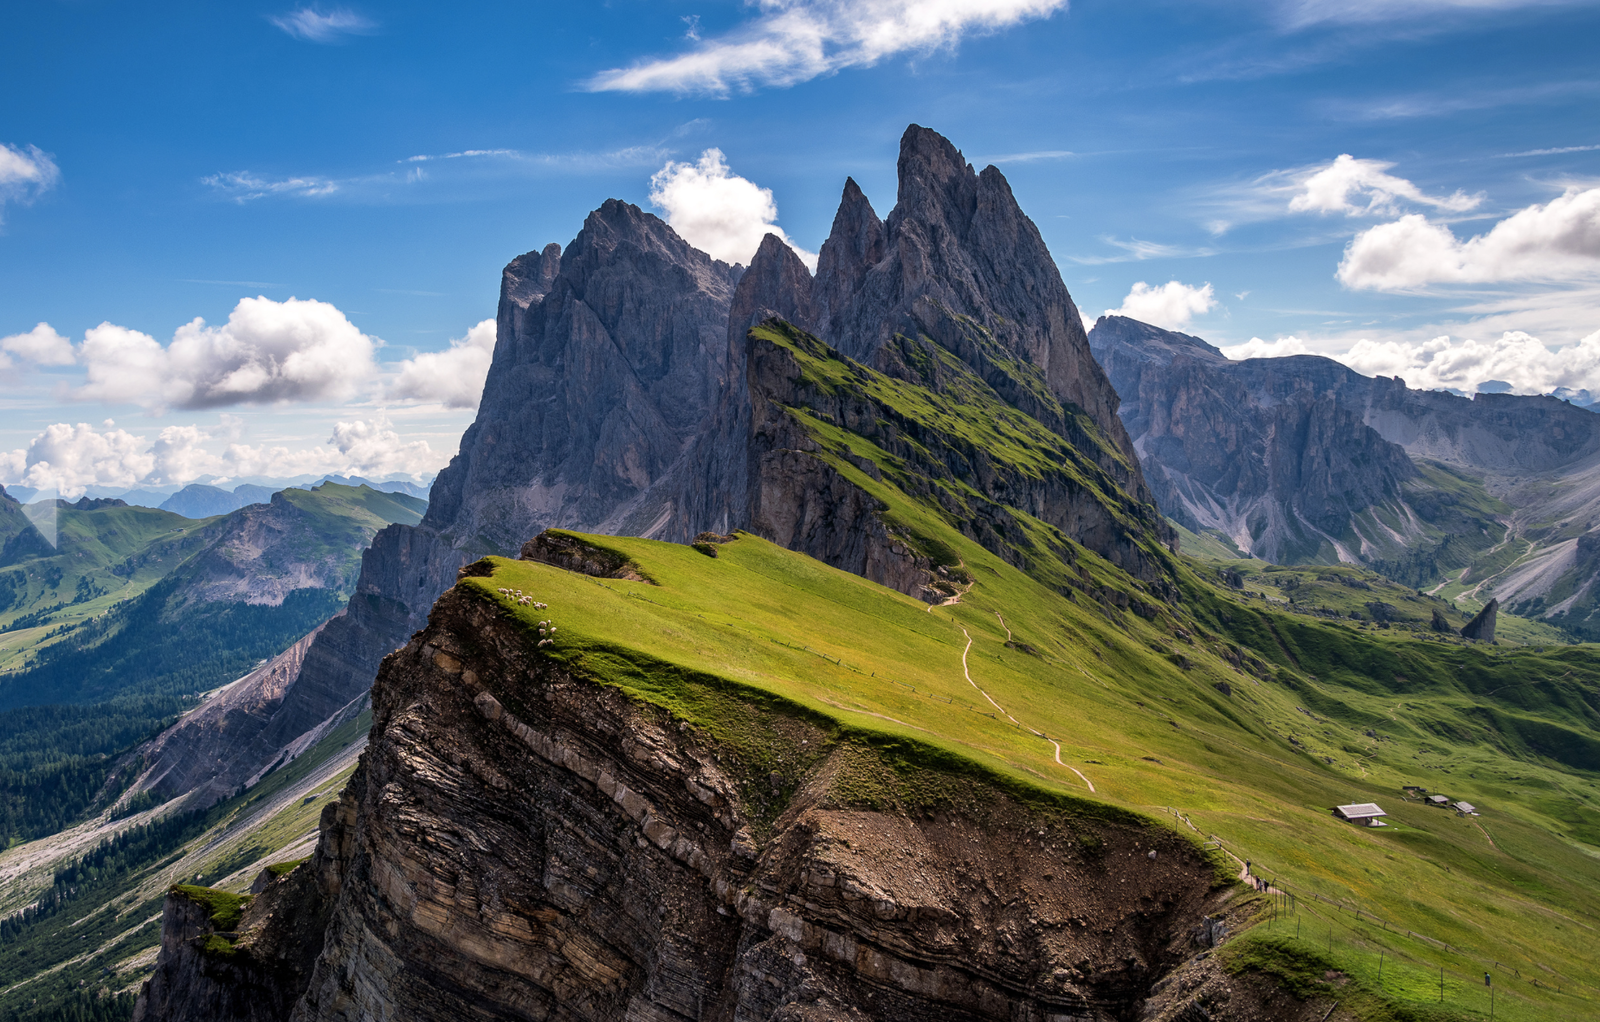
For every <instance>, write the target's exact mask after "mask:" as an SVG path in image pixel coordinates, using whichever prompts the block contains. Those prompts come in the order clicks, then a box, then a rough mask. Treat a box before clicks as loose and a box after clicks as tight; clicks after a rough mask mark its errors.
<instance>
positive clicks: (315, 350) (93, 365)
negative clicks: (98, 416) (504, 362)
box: [73, 297, 377, 411]
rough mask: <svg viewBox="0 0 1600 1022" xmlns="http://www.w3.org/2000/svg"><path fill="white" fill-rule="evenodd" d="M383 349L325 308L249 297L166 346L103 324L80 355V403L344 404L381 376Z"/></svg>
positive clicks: (181, 331)
mask: <svg viewBox="0 0 1600 1022" xmlns="http://www.w3.org/2000/svg"><path fill="white" fill-rule="evenodd" d="M375 347H376V343H375V342H374V341H373V339H372V338H370V337H368V336H367V335H366V334H364V333H362V332H361V331H360V330H358V329H357V328H356V327H355V325H354V324H353V323H351V322H350V321H349V320H348V319H347V318H345V315H344V313H342V312H340V311H339V310H338V309H337V308H335V307H334V306H332V305H330V304H328V303H327V302H319V301H315V300H301V299H297V298H290V299H288V300H287V301H283V302H277V301H273V300H272V299H270V298H259V297H258V298H245V299H241V300H240V302H239V304H238V305H237V306H235V307H234V310H233V312H232V313H231V314H230V315H229V316H228V322H227V323H224V324H223V325H221V326H216V327H210V326H206V323H205V320H203V319H199V318H196V319H194V320H193V321H191V322H189V323H186V324H184V325H183V326H181V327H179V328H178V330H177V331H176V332H175V333H174V334H173V338H172V343H170V344H169V345H167V346H165V347H163V346H162V345H161V344H160V343H159V342H157V341H156V339H155V338H154V337H151V336H150V335H149V334H144V333H140V332H139V331H137V330H130V329H128V328H127V327H121V326H117V325H115V324H112V323H102V324H101V325H99V326H97V327H95V328H93V329H91V330H89V331H88V332H87V333H86V334H85V335H84V340H83V344H82V345H80V346H79V349H78V358H79V360H80V361H81V362H82V363H83V364H84V366H85V368H86V370H87V373H88V382H87V383H85V384H84V385H83V386H81V387H79V388H77V389H76V390H75V391H73V396H74V397H77V398H79V399H82V400H98V401H104V402H106V403H108V404H121V403H129V404H137V405H142V406H144V407H145V408H147V409H150V410H152V411H161V410H163V409H165V408H168V407H178V408H216V407H221V406H224V405H234V404H259V403H270V402H283V401H319V400H332V401H337V400H344V399H347V398H349V397H351V396H353V395H354V394H355V392H356V389H357V388H358V386H359V385H361V384H362V383H364V382H366V381H367V380H368V379H370V378H371V377H372V376H373V375H374V373H375V372H376V370H377V367H376V365H375V363H374V361H373V350H374V348H375Z"/></svg>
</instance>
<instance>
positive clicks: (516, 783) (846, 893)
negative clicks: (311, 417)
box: [141, 588, 1220, 1022]
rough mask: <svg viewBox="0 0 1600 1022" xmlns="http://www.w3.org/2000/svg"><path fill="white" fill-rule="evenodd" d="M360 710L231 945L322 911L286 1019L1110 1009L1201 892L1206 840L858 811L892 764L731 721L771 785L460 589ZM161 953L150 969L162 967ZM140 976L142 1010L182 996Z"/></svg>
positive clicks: (1058, 818)
mask: <svg viewBox="0 0 1600 1022" xmlns="http://www.w3.org/2000/svg"><path fill="white" fill-rule="evenodd" d="M373 697H374V729H373V738H372V741H371V744H370V745H369V747H368V750H367V753H366V757H365V760H364V763H363V765H362V767H361V768H360V769H359V770H358V771H357V773H356V775H355V777H354V778H353V779H352V781H351V784H350V786H349V788H348V789H347V791H346V794H345V796H344V800H343V801H342V802H341V803H338V804H336V805H334V806H330V807H329V809H328V810H327V811H325V814H324V817H323V836H322V841H321V844H320V845H319V848H318V852H317V857H316V858H315V859H314V860H313V862H311V863H309V864H307V865H306V866H302V867H301V868H300V869H298V870H296V871H295V872H294V873H292V874H290V876H289V878H287V879H286V880H285V881H280V883H284V884H286V885H287V884H289V883H290V882H294V883H298V884H299V885H300V886H299V887H298V888H297V890H298V891H300V894H299V895H297V897H296V899H294V903H293V904H290V903H289V902H290V900H291V899H289V898H281V899H279V900H278V902H277V904H276V905H275V906H274V910H273V911H272V912H270V913H269V912H264V911H261V910H260V909H259V908H258V906H259V905H260V904H261V899H258V902H257V904H256V905H252V906H251V908H250V910H248V912H247V914H246V918H245V920H244V922H243V923H242V924H241V928H240V932H239V935H238V938H237V943H236V945H235V946H236V947H237V948H238V949H239V951H238V955H239V959H238V960H242V961H246V962H254V963H257V967H258V968H259V969H261V970H262V971H263V972H266V971H267V970H269V969H272V968H275V967H276V966H275V965H274V964H273V963H274V962H275V961H276V959H275V958H274V954H275V952H274V950H273V949H278V948H283V947H285V946H286V945H287V944H288V943H289V937H288V934H293V933H303V932H305V924H304V919H305V918H307V917H309V918H311V919H313V920H320V919H323V918H326V919H327V923H328V925H327V928H326V931H325V938H324V939H323V940H322V941H321V942H320V944H319V945H318V946H320V955H319V956H318V957H317V958H316V964H315V967H314V969H313V971H312V972H311V974H310V975H309V977H305V978H304V981H302V982H300V985H299V986H298V987H296V988H294V992H295V993H296V995H297V998H298V999H297V1001H296V1003H295V1004H294V1006H293V1008H292V1009H291V1011H290V1013H289V1014H288V1016H287V1017H289V1018H292V1019H295V1020H296V1022H312V1020H334V1019H349V1020H355V1019H370V1018H405V1019H413V1020H418V1022H427V1020H452V1022H454V1020H456V1019H459V1018H461V1017H463V1016H466V1015H481V1016H483V1017H499V1018H586V1019H592V1020H597V1022H600V1020H607V1019H615V1020H623V1019H641V1018H645V1019H691V1018H692V1019H725V1020H730V1022H731V1020H745V1019H748V1020H756V1019H786V1020H787V1019H829V1020H845V1019H852V1020H854V1019H864V1018H874V1019H890V1020H894V1019H907V1020H909V1019H925V1018H940V1019H948V1020H955V1022H959V1020H974V1022H975V1020H977V1019H992V1018H997V1017H1001V1018H1033V1019H1039V1018H1046V1017H1050V1016H1057V1017H1072V1018H1081V1019H1089V1020H1100V1019H1104V1020H1110V1019H1121V1018H1127V1017H1133V1016H1134V1015H1136V1014H1137V1011H1138V1006H1139V1005H1140V1004H1141V1003H1142V1001H1143V999H1144V998H1145V997H1146V996H1147V994H1148V993H1149V991H1150V990H1151V988H1152V986H1154V985H1155V984H1156V983H1157V982H1158V981H1159V980H1160V979H1161V977H1162V976H1163V975H1164V974H1165V973H1166V972H1168V971H1169V970H1170V969H1171V968H1173V967H1174V966H1176V965H1177V964H1178V963H1180V962H1181V961H1183V960H1184V959H1186V958H1188V957H1190V956H1191V955H1192V954H1193V953H1194V947H1193V945H1192V931H1193V928H1194V927H1195V926H1196V924H1197V923H1198V922H1199V921H1200V920H1201V918H1202V917H1203V916H1204V915H1205V914H1207V912H1209V911H1214V910H1215V908H1216V907H1217V904H1218V901H1217V899H1218V895H1219V893H1220V892H1218V890H1217V889H1216V888H1215V886H1214V885H1215V884H1216V883H1217V879H1216V873H1215V867H1214V866H1213V865H1212V864H1211V863H1209V862H1208V861H1206V860H1205V859H1204V858H1203V857H1202V855H1201V854H1200V852H1199V849H1198V848H1197V847H1196V846H1195V845H1194V844H1193V843H1191V842H1190V841H1188V840H1186V839H1185V838H1183V837H1181V836H1180V835H1178V834H1176V833H1174V832H1172V831H1169V830H1166V829H1164V828H1161V827H1159V826H1157V825H1155V824H1153V823H1149V822H1146V821H1143V820H1142V819H1141V818H1139V817H1135V816H1133V815H1132V814H1119V813H1117V812H1116V811H1112V810H1107V809H1105V808H1104V807H1099V808H1097V809H1096V810H1095V812H1093V813H1088V814H1084V813H1076V812H1074V811H1073V809H1072V807H1071V806H1070V805H1067V804H1060V805H1054V804H1052V805H1046V804H1025V803H1021V802H1018V801H1016V800H1015V799H1014V798H1012V797H1010V796H1007V795H1004V794H1002V793H1000V792H998V791H995V790H992V789H989V788H986V787H985V786H984V785H983V784H982V783H981V782H978V781H975V780H972V779H970V778H962V777H956V776H944V775H938V776H934V775H929V776H927V777H920V778H918V780H917V783H916V784H908V785H907V786H906V787H905V788H904V789H903V790H908V791H910V790H927V791H938V792H940V793H942V794H941V795H940V797H939V798H938V799H936V800H935V801H934V802H931V803H929V804H920V803H913V802H907V803H903V804H901V803H897V804H895V805H893V806H880V807H877V808H869V807H866V806H863V805H860V804H857V803H854V802H852V801H851V799H850V797H849V796H848V795H846V794H844V792H843V790H842V789H841V788H840V787H839V786H838V785H839V782H838V778H839V777H840V776H841V773H842V772H847V771H855V772H857V774H858V775H859V772H860V771H869V772H870V771H885V770H893V769H896V768H894V767H890V766H888V765H887V764H883V763H878V762H877V761H876V760H875V759H873V758H872V754H871V753H870V752H867V751H865V750H864V749H862V748H861V747H859V746H854V745H847V744H839V743H837V740H836V739H835V738H834V737H833V736H832V735H831V734H830V733H829V732H828V731H826V730H825V729H823V728H820V727H818V726H817V725H816V724H814V723H809V722H807V721H806V720H804V719H801V718H799V717H793V716H786V715H784V714H783V713H782V712H779V711H776V710H771V709H767V710H761V709H757V708H755V707H752V712H755V713H757V714H758V715H759V717H760V719H759V720H755V721H753V722H752V726H754V727H758V728H760V729H761V733H762V734H764V735H767V736H769V738H768V739H767V740H768V741H770V742H771V743H772V744H773V746H774V748H775V749H776V750H777V752H778V754H780V755H781V756H782V757H783V759H784V761H785V762H789V763H794V764H797V765H796V767H795V768H794V770H795V773H794V774H793V776H790V777H786V778H784V779H783V780H782V781H781V784H780V782H779V781H778V780H773V779H769V777H768V776H767V773H766V768H764V767H760V766H758V765H757V764H754V763H751V764H748V765H747V764H746V762H745V760H744V757H743V755H742V754H741V753H740V752H739V750H738V749H737V748H735V747H731V746H725V745H722V744H719V743H718V742H717V741H716V740H715V739H713V738H712V737H711V736H710V735H708V734H705V733H702V732H700V731H699V730H697V729H695V728H690V727H687V726H680V725H675V724H673V723H672V722H671V720H670V718H668V717H667V716H666V715H665V714H663V713H661V712H659V711H657V710H656V709H655V708H653V707H652V706H650V705H648V704H643V703H638V702H634V701H632V700H630V699H629V698H627V697H625V696H624V695H622V694H621V693H620V692H619V691H617V690H616V689H614V688H610V687H605V686H600V685H595V684H592V683H590V682H588V681H587V680H585V679H584V678H582V677H580V676H574V675H571V674H568V673H566V672H565V671H564V670H563V669H561V668H559V667H557V666H555V665H554V662H553V661H550V660H548V659H545V658H543V657H541V656H539V655H538V654H537V652H536V650H535V649H534V648H533V647H532V645H531V643H530V642H529V639H528V637H527V636H526V635H524V634H523V633H522V632H521V629H520V626H518V625H516V624H515V623H514V622H512V621H510V620H508V619H506V618H504V617H502V616H501V615H500V613H499V611H498V610H497V609H496V608H495V607H493V606H491V605H489V604H488V603H486V602H485V601H483V600H481V598H477V597H474V596H473V595H472V594H471V593H470V592H468V591H466V590H465V589H462V588H458V589H455V590H452V591H451V593H450V594H448V595H446V596H445V597H444V598H443V599H442V600H441V601H440V603H439V604H438V606H437V607H436V608H435V611H434V614H433V617H432V621H431V624H430V626H429V628H428V629H427V630H426V631H425V632H423V633H421V634H419V635H418V636H416V637H415V638H414V639H413V640H412V641H411V642H410V643H408V644H407V646H406V647H405V648H404V649H402V650H400V651H397V652H396V653H395V654H393V655H392V656H391V657H389V658H388V659H387V660H386V661H385V663H384V667H383V670H382V672H381V673H380V675H379V679H378V682H377V684H376V685H375V687H374V690H373ZM1024 834H1025V835H1026V836H1027V840H1025V841H1024V840H1020V839H1019V837H1020V836H1021V835H1024ZM297 878H298V879H297ZM321 878H330V879H321ZM329 891H331V892H332V893H331V894H330V893H325V892H329ZM263 897H265V896H263ZM169 911H170V907H169ZM307 940H308V941H310V942H311V943H316V942H315V941H314V940H312V939H311V938H307ZM183 961H184V958H183V954H182V948H179V949H178V953H175V954H172V955H170V956H169V954H168V953H166V952H165V951H164V953H163V959H162V964H161V966H160V967H159V968H158V977H161V976H164V975H168V974H170V973H171V972H172V971H173V970H176V969H179V968H184V966H183V965H182V964H181V963H182V962H183ZM280 974H281V973H280ZM303 975H304V974H303V973H301V972H298V971H296V972H294V973H293V975H292V976H290V979H291V981H298V980H301V978H302V977H303ZM162 982H164V983H165V985H164V986H163V985H162ZM162 982H158V981H157V980H152V982H151V984H150V986H149V988H148V989H147V992H146V994H145V995H144V1000H145V1002H147V1003H149V1004H151V1005H155V1004H156V1003H157V1002H158V1000H159V998H160V997H162V996H164V997H165V1001H163V1002H161V1003H165V1004H168V1005H173V1004H177V1005H183V1004H190V1003H194V999H193V998H191V999H190V1000H187V1001H186V1000H182V999H178V998H175V997H174V996H173V993H174V988H175V986H176V984H173V983H172V982H170V981H162ZM247 982H249V980H247ZM302 991H303V992H302ZM202 1003H205V1004H207V1005H209V1004H210V1003H213V1002H206V1001H204V1000H203V999H202ZM275 1003H282V1002H281V999H280V1000H279V1001H277V1002H275ZM141 1010H142V1011H145V1012H147V1014H146V1015H145V1016H144V1017H148V1018H152V1019H153V1018H156V1017H164V1018H167V1019H169V1020H170V1022H185V1020H188V1019H194V1018H198V1017H201V1016H199V1015H197V1014H193V1013H186V1012H185V1011H169V1012H168V1014H166V1015H164V1016H158V1015H156V1014H154V1013H153V1009H145V1008H142V1009H141ZM207 1017H209V1018H212V1019H224V1018H232V1017H246V1016H244V1015H238V1016H234V1015H226V1014H212V1015H209V1016H207ZM252 1017H262V1018H265V1017H268V1016H264V1015H263V1016H252ZM271 1017H275V1018H282V1017H285V1016H282V1015H278V1016H271Z"/></svg>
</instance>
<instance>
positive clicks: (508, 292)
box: [495, 241, 561, 336]
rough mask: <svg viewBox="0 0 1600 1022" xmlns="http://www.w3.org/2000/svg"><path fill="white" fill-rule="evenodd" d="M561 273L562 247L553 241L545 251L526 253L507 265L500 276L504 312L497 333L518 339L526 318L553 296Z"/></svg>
mask: <svg viewBox="0 0 1600 1022" xmlns="http://www.w3.org/2000/svg"><path fill="white" fill-rule="evenodd" d="M560 272H561V246H560V245H558V244H556V243H555V242H553V241H552V242H551V243H550V244H548V245H546V246H545V247H544V248H543V249H541V250H536V251H533V252H526V253H524V254H522V255H519V256H517V257H516V258H515V259H513V260H511V262H509V263H507V264H506V268H505V269H504V270H502V271H501V273H500V313H499V315H498V316H497V317H496V328H495V334H496V336H499V335H502V334H504V335H507V336H515V335H516V334H517V333H519V332H520V331H521V330H522V318H523V317H524V316H525V315H527V313H528V310H529V309H530V308H532V307H533V306H534V305H537V304H538V303H539V301H540V299H542V298H544V296H545V295H547V294H549V293H550V285H552V284H554V283H555V280H556V275H557V274H559V273H560Z"/></svg>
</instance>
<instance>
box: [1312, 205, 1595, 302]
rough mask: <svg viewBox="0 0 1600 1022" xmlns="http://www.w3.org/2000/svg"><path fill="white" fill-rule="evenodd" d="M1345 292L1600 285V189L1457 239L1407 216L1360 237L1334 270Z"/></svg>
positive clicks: (1416, 215) (1441, 228)
mask: <svg viewBox="0 0 1600 1022" xmlns="http://www.w3.org/2000/svg"><path fill="white" fill-rule="evenodd" d="M1337 276H1338V279H1339V282H1340V283H1341V284H1344V285H1345V286H1346V287H1349V288H1355V289H1360V290H1373V291H1405V290H1412V289H1417V288H1424V287H1428V286H1430V285H1435V284H1499V283H1513V282H1523V281H1545V282H1580V281H1592V280H1594V279H1597V278H1600V188H1588V189H1578V188H1569V189H1567V191H1566V192H1564V193H1563V194H1561V195H1560V196H1558V197H1556V198H1554V199H1552V200H1550V201H1549V202H1547V203H1536V204H1534V205H1532V206H1528V207H1527V208H1525V209H1521V210H1518V211H1517V212H1515V213H1513V214H1512V215H1511V216H1509V217H1507V218H1505V219H1504V220H1501V221H1500V222H1499V223H1497V224H1495V225H1494V226H1493V227H1492V228H1490V229H1489V230H1488V231H1486V232H1484V233H1483V234H1480V235H1477V236H1475V237H1471V238H1468V239H1466V240H1464V241H1463V240H1462V239H1460V238H1458V237H1456V235H1455V233H1454V232H1452V231H1451V230H1450V228H1449V227H1447V226H1445V225H1443V224H1439V223H1434V222H1432V221H1430V220H1428V218H1427V217H1425V216H1423V215H1422V214H1420V213H1412V214H1408V215H1406V216H1403V217H1401V218H1400V219H1398V220H1395V221H1393V222H1392V223H1387V224H1380V225H1378V226H1377V227H1373V228H1370V229H1369V230H1366V231H1363V232H1361V233H1360V234H1358V235H1356V237H1355V238H1354V239H1353V240H1352V241H1351V242H1350V244H1349V246H1348V247H1347V248H1346V249H1345V253H1344V258H1343V259H1342V260H1341V261H1340V263H1339V268H1338V271H1337Z"/></svg>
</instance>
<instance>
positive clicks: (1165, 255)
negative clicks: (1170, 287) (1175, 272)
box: [1070, 235, 1216, 266]
mask: <svg viewBox="0 0 1600 1022" xmlns="http://www.w3.org/2000/svg"><path fill="white" fill-rule="evenodd" d="M1100 240H1101V241H1103V242H1105V243H1106V244H1107V245H1110V246H1111V247H1112V248H1115V249H1119V250H1120V251H1119V252H1118V253H1117V254H1116V255H1087V256H1071V257H1070V258H1071V259H1072V261H1073V262H1075V263H1079V264H1081V265H1084V266H1100V265H1103V264H1105V263H1135V262H1143V261H1144V260H1146V259H1195V258H1202V257H1204V256H1209V255H1215V254H1216V251H1215V249H1211V248H1190V247H1186V246H1183V245H1168V244H1165V243H1163V242H1159V241H1143V240H1141V239H1139V238H1130V239H1128V240H1127V241H1123V240H1122V239H1120V238H1116V237H1112V236H1110V235H1104V236H1102V237H1101V238H1100Z"/></svg>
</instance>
